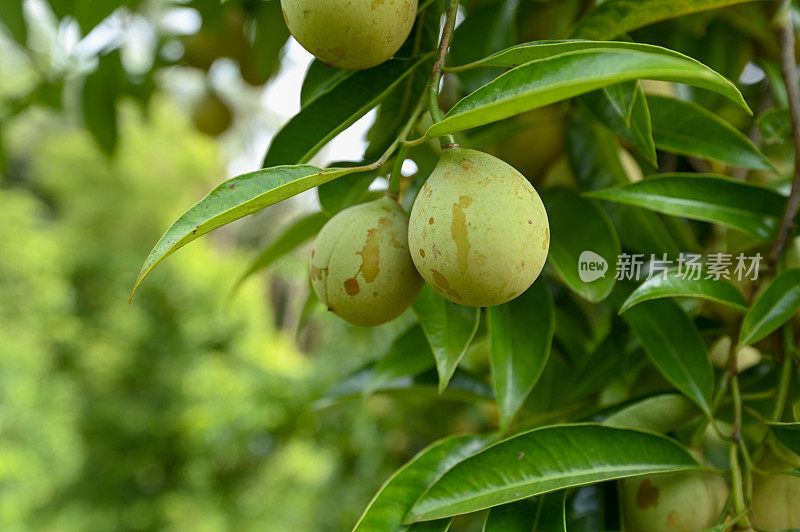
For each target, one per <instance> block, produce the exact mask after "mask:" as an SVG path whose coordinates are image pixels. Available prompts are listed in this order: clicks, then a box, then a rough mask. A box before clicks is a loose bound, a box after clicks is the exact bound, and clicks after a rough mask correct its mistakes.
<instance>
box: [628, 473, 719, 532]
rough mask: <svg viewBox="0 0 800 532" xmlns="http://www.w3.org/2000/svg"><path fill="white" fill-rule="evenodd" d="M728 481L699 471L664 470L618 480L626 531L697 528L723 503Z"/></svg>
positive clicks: (697, 531) (663, 531)
mask: <svg viewBox="0 0 800 532" xmlns="http://www.w3.org/2000/svg"><path fill="white" fill-rule="evenodd" d="M728 491H729V490H728V485H727V484H726V483H725V481H724V480H723V479H722V478H721V477H718V476H714V475H706V474H702V473H664V474H659V475H647V476H643V477H634V478H627V479H625V480H623V481H622V511H623V518H624V520H625V530H626V532H700V531H702V530H705V529H707V528H710V527H712V526H713V525H714V524H715V523H716V520H717V517H718V516H719V514H720V513H721V512H722V509H723V507H724V506H725V501H726V500H727V498H728Z"/></svg>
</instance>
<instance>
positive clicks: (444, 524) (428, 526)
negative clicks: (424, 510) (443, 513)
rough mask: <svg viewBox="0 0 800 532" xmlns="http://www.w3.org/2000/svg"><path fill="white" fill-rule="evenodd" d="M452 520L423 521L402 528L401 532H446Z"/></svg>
mask: <svg viewBox="0 0 800 532" xmlns="http://www.w3.org/2000/svg"><path fill="white" fill-rule="evenodd" d="M452 523H453V520H452V519H450V518H447V519H437V520H436V521H423V522H422V523H414V524H413V525H411V526H409V527H403V528H402V529H401V530H403V531H408V532H447V531H448V530H450V525H451V524H452Z"/></svg>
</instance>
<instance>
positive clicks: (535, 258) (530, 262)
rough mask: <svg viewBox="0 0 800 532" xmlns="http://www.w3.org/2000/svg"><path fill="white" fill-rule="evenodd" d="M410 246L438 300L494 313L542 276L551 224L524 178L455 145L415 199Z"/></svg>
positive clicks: (489, 158)
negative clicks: (496, 306)
mask: <svg viewBox="0 0 800 532" xmlns="http://www.w3.org/2000/svg"><path fill="white" fill-rule="evenodd" d="M408 243H409V248H410V249H411V256H412V258H413V259H414V264H416V266H417V270H419V273H420V274H421V275H422V277H423V278H424V279H425V280H426V281H427V282H428V284H430V285H431V286H432V287H433V288H434V289H435V290H436V291H437V292H439V293H440V294H441V295H442V296H444V297H446V298H447V299H449V300H450V301H452V302H454V303H458V304H461V305H467V306H471V307H491V306H494V305H500V304H502V303H505V302H506V301H510V300H511V299H514V298H515V297H517V296H518V295H520V294H521V293H522V292H524V291H525V290H527V288H528V287H529V286H530V285H531V284H533V281H535V280H536V278H537V277H538V276H539V273H541V271H542V267H543V266H544V262H545V259H546V258H547V251H548V249H549V246H550V226H549V224H548V221H547V213H546V212H545V209H544V205H543V204H542V200H541V199H540V198H539V195H538V194H537V193H536V190H535V189H534V188H533V186H532V185H531V184H530V183H529V182H528V180H526V179H525V177H523V176H522V174H520V173H519V172H517V171H516V170H515V169H514V168H513V167H512V166H510V165H508V164H506V163H505V162H503V161H501V160H500V159H497V158H495V157H492V156H491V155H489V154H487V153H483V152H479V151H475V150H467V149H463V148H458V147H453V148H446V149H444V150H443V151H442V157H441V159H440V160H439V162H438V164H437V165H436V168H435V169H434V170H433V172H432V173H431V175H430V177H429V178H428V180H427V181H426V182H425V185H423V187H422V189H421V190H420V192H419V194H418V195H417V199H416V201H415V202H414V207H413V208H412V209H411V218H410V221H409V226H408Z"/></svg>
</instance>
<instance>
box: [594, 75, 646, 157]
mask: <svg viewBox="0 0 800 532" xmlns="http://www.w3.org/2000/svg"><path fill="white" fill-rule="evenodd" d="M613 87H619V85H613ZM580 99H581V102H582V103H583V104H584V105H585V106H586V108H587V109H588V110H589V112H591V113H592V114H593V115H594V116H595V118H597V120H599V121H600V122H601V123H603V124H604V125H605V126H606V127H608V128H609V129H610V130H611V131H613V132H614V133H616V134H617V135H619V136H620V137H622V138H623V139H625V140H627V141H628V142H630V143H631V144H632V145H633V147H634V148H636V150H637V151H638V152H639V153H641V154H642V155H643V156H644V157H646V158H647V160H648V161H650V163H651V164H652V165H653V166H656V164H657V161H656V146H655V143H654V141H653V132H652V128H651V124H650V111H649V109H648V107H647V99H646V97H645V94H644V91H643V90H642V89H641V87H639V85H638V83H637V84H635V85H634V90H633V101H632V102H631V109H630V114H629V115H627V117H626V116H625V115H624V114H623V113H625V112H627V110H626V109H623V108H620V107H618V106H617V105H615V104H614V102H613V100H612V97H611V96H610V94H609V93H608V92H607V91H606V90H605V89H604V90H600V91H594V92H590V93H588V94H584V95H583V96H581V98H580Z"/></svg>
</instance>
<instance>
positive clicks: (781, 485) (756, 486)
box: [750, 447, 800, 530]
mask: <svg viewBox="0 0 800 532" xmlns="http://www.w3.org/2000/svg"><path fill="white" fill-rule="evenodd" d="M798 466H800V458H798V456H797V455H796V454H794V453H792V452H791V451H789V450H787V449H786V448H784V447H778V448H776V449H773V450H772V451H770V452H769V453H767V454H766V455H765V456H764V457H763V458H762V459H761V460H760V461H759V463H758V467H759V468H760V469H762V470H764V471H783V470H787V469H794V468H797V467H798ZM750 508H751V510H752V522H753V526H754V527H756V528H758V529H759V530H761V529H764V530H795V529H800V477H797V476H795V475H781V474H766V475H754V477H753V500H752V501H751V504H750Z"/></svg>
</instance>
